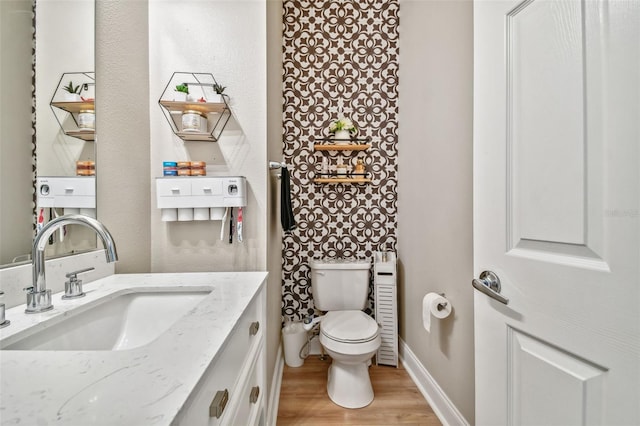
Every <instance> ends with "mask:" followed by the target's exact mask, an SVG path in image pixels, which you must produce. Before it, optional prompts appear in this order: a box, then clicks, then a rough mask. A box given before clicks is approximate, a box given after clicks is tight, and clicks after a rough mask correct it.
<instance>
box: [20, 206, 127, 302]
mask: <svg viewBox="0 0 640 426" xmlns="http://www.w3.org/2000/svg"><path fill="white" fill-rule="evenodd" d="M66 225H83V226H86V227H88V228H91V229H93V230H94V231H95V232H96V234H97V235H98V236H99V237H100V239H101V240H102V244H103V246H104V250H105V256H106V258H107V262H115V261H116V260H118V253H117V251H116V244H115V242H114V241H113V237H112V236H111V233H110V232H109V230H107V228H106V227H105V226H104V225H103V224H102V223H101V222H99V221H97V220H96V219H93V218H91V217H88V216H83V215H79V214H70V215H64V216H60V217H58V218H56V219H53V220H52V221H50V222H49V223H47V224H46V225H44V227H43V228H42V229H41V230H40V231H39V232H38V234H37V235H36V237H35V238H34V239H33V246H32V251H31V258H32V259H33V286H31V287H27V288H25V291H26V292H27V308H26V309H25V312H26V313H28V314H34V313H39V312H45V311H48V310H50V309H52V308H53V304H52V303H51V290H47V285H46V276H45V261H44V249H45V246H46V243H47V241H48V240H49V237H50V236H51V234H53V233H54V232H55V231H56V230H57V229H58V228H61V227H63V226H66ZM80 292H82V289H81V288H80ZM72 293H76V292H75V291H74V292H72Z"/></svg>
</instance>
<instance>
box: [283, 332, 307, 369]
mask: <svg viewBox="0 0 640 426" xmlns="http://www.w3.org/2000/svg"><path fill="white" fill-rule="evenodd" d="M282 341H283V343H284V362H285V363H286V364H287V365H288V366H289V367H300V366H302V364H304V359H303V358H300V350H301V349H302V347H303V346H304V344H305V343H307V331H306V330H305V329H304V328H303V327H302V323H301V322H287V323H286V324H285V326H284V328H283V329H282Z"/></svg>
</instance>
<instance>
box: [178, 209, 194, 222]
mask: <svg viewBox="0 0 640 426" xmlns="http://www.w3.org/2000/svg"><path fill="white" fill-rule="evenodd" d="M178 220H179V221H180V222H188V221H190V220H193V209H184V208H181V209H178Z"/></svg>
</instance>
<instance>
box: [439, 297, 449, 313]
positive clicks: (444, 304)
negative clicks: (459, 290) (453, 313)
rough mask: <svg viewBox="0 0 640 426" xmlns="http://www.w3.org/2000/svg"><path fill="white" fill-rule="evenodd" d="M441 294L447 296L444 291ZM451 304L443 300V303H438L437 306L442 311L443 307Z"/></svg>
mask: <svg viewBox="0 0 640 426" xmlns="http://www.w3.org/2000/svg"><path fill="white" fill-rule="evenodd" d="M440 296H442V297H445V298H446V296H445V295H444V293H440ZM448 304H449V302H442V303H438V305H436V308H437V309H438V311H441V310H443V309H446V308H447V305H448Z"/></svg>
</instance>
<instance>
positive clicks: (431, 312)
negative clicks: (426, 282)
mask: <svg viewBox="0 0 640 426" xmlns="http://www.w3.org/2000/svg"><path fill="white" fill-rule="evenodd" d="M450 314H451V302H449V301H448V300H447V299H446V298H445V297H443V296H441V295H439V294H438V293H428V294H427V295H426V296H425V297H424V299H422V324H423V325H424V329H425V330H427V332H431V316H434V317H435V318H437V319H443V318H446V317H448V316H449V315H450Z"/></svg>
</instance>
